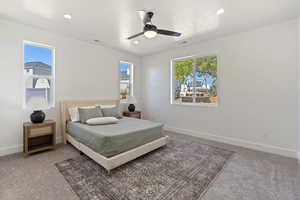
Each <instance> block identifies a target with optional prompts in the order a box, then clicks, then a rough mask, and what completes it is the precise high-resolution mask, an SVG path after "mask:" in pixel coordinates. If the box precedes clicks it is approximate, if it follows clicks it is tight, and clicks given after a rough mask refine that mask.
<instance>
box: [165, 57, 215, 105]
mask: <svg viewBox="0 0 300 200" xmlns="http://www.w3.org/2000/svg"><path fill="white" fill-rule="evenodd" d="M209 56H216V57H217V80H216V84H217V103H195V102H192V103H187V102H185V103H178V102H176V101H175V95H174V92H175V85H176V84H175V79H174V72H175V69H174V65H173V63H174V62H175V61H178V60H183V59H189V58H190V59H193V60H195V59H197V58H202V57H209ZM219 67H220V57H219V55H218V53H216V52H214V53H205V54H194V55H189V56H183V57H175V58H172V59H171V61H170V104H171V105H176V106H200V107H218V106H219V104H220V89H219V87H220V86H219V82H220V81H219V80H220V79H219V77H220V76H219ZM195 69H196V68H195V66H193V73H195ZM193 81H195V76H193ZM193 90H194V91H193V93H195V88H193Z"/></svg>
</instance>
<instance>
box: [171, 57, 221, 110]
mask: <svg viewBox="0 0 300 200" xmlns="http://www.w3.org/2000/svg"><path fill="white" fill-rule="evenodd" d="M217 67H218V58H217V56H214V55H213V56H205V57H201V56H193V57H187V58H180V59H174V60H172V70H171V71H172V92H171V98H172V99H171V103H173V104H196V105H210V104H215V105H216V104H217V101H218V95H217V78H218V77H217Z"/></svg>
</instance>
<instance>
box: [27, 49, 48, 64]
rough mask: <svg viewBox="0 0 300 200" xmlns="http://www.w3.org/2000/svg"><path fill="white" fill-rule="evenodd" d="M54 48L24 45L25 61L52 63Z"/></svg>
mask: <svg viewBox="0 0 300 200" xmlns="http://www.w3.org/2000/svg"><path fill="white" fill-rule="evenodd" d="M51 57H52V50H51V49H48V48H44V47H38V46H33V45H29V44H25V45H24V63H27V62H43V63H45V64H48V65H50V66H51V65H52V58H51Z"/></svg>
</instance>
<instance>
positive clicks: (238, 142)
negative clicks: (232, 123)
mask: <svg viewBox="0 0 300 200" xmlns="http://www.w3.org/2000/svg"><path fill="white" fill-rule="evenodd" d="M164 130H166V131H171V132H176V133H182V134H186V135H190V136H195V137H199V138H203V139H207V140H213V141H216V142H221V143H226V144H231V145H235V146H240V147H244V148H248V149H253V150H257V151H263V152H267V153H273V154H278V155H281V156H286V157H291V158H297V157H298V159H299V162H300V155H299V154H298V155H297V152H296V151H294V150H292V149H286V148H281V147H276V146H272V145H267V144H261V143H254V142H249V141H246V140H242V139H236V138H230V137H223V136H218V135H214V134H210V133H201V132H198V131H193V130H187V129H180V128H175V127H170V126H164Z"/></svg>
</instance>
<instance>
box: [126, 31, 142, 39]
mask: <svg viewBox="0 0 300 200" xmlns="http://www.w3.org/2000/svg"><path fill="white" fill-rule="evenodd" d="M143 34H144V32H141V33H138V34H135V35H133V36H130V37H129V38H127V39H128V40H131V39H132V38H135V37H138V36H140V35H143Z"/></svg>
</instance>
